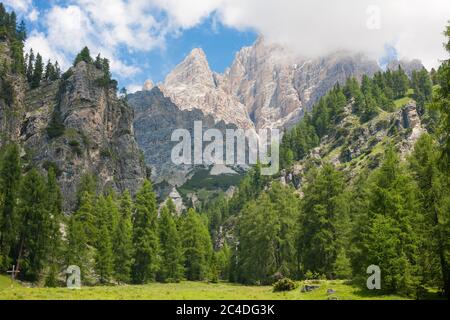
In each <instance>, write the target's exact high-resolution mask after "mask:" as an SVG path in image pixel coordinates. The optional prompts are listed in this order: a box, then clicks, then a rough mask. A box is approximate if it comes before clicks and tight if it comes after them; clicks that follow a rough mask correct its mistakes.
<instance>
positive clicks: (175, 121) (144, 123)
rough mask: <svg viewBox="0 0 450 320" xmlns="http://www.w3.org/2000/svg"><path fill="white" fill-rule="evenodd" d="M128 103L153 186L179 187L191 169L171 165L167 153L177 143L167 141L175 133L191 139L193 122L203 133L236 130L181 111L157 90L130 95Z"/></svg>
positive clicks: (197, 112)
mask: <svg viewBox="0 0 450 320" xmlns="http://www.w3.org/2000/svg"><path fill="white" fill-rule="evenodd" d="M128 103H129V105H130V106H132V107H133V108H134V111H135V120H134V127H135V130H136V139H137V142H138V144H139V147H140V148H141V149H142V150H143V152H144V155H145V161H146V163H147V165H148V166H149V167H151V169H152V180H153V181H154V182H155V183H161V182H163V181H166V182H167V183H169V184H170V185H171V186H181V185H182V184H183V183H185V182H186V180H187V177H188V175H189V173H190V172H191V171H192V170H193V168H194V166H192V165H175V164H174V163H173V162H172V160H171V152H172V149H173V147H174V146H175V145H176V144H178V141H176V142H172V141H171V136H172V133H173V132H174V131H175V130H177V129H186V130H188V131H189V132H190V135H191V138H192V139H193V138H194V122H195V121H202V124H203V129H204V130H206V129H211V128H217V129H219V130H220V131H221V132H222V133H223V132H225V130H226V129H227V128H229V129H235V128H236V126H234V125H226V124H225V122H224V121H220V122H216V121H215V119H214V118H213V117H212V116H211V115H208V114H204V113H203V112H202V111H200V110H198V109H190V110H181V109H180V108H179V107H178V106H177V105H175V104H174V103H173V102H172V101H171V99H169V98H167V97H165V96H164V95H163V93H162V92H161V90H160V89H159V88H158V87H155V88H153V89H152V90H151V91H143V92H137V93H135V94H130V95H129V96H128Z"/></svg>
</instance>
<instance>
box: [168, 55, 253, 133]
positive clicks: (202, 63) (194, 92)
mask: <svg viewBox="0 0 450 320" xmlns="http://www.w3.org/2000/svg"><path fill="white" fill-rule="evenodd" d="M161 90H162V91H163V92H164V94H165V95H166V96H167V97H170V98H171V100H172V101H173V102H174V103H175V104H176V105H177V106H178V107H179V108H180V109H182V110H193V109H199V110H201V111H202V112H203V113H204V114H208V115H213V116H214V118H215V119H216V121H221V120H223V121H225V122H226V123H232V124H236V125H237V126H238V127H239V128H244V129H249V128H252V127H253V123H252V121H251V120H250V118H249V116H248V113H247V110H246V108H245V106H244V105H243V104H242V103H240V102H239V100H238V98H237V97H235V96H232V95H229V94H227V93H226V92H224V91H223V90H222V89H221V88H220V87H218V85H217V80H216V75H215V74H213V72H212V71H211V69H210V68H209V64H208V61H207V60H206V56H205V53H204V52H203V50H201V49H194V50H192V52H191V53H190V54H189V55H188V56H187V57H186V59H185V60H184V61H183V62H182V63H181V64H179V65H178V66H177V67H176V68H175V69H174V70H173V71H172V72H171V73H169V75H168V76H167V78H166V81H165V82H164V85H162V86H161Z"/></svg>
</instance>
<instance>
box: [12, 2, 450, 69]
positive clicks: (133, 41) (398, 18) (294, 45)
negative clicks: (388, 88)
mask: <svg viewBox="0 0 450 320" xmlns="http://www.w3.org/2000/svg"><path fill="white" fill-rule="evenodd" d="M6 3H7V4H8V5H10V6H12V7H14V8H15V9H16V10H22V11H24V12H27V13H28V14H29V19H30V20H33V19H36V18H37V13H36V12H33V3H32V1H31V0H12V1H6ZM55 3H57V5H54V6H53V7H52V8H51V9H49V10H48V11H42V12H39V20H40V21H41V24H42V25H43V26H44V27H45V31H44V33H36V32H34V33H33V32H32V33H31V37H30V38H29V40H28V41H27V47H30V46H33V47H35V48H36V49H40V51H42V53H43V55H44V56H48V57H55V58H56V57H59V58H58V60H59V61H60V63H62V64H63V65H64V66H65V67H67V66H69V64H70V61H71V59H72V58H73V56H74V55H75V54H76V53H77V52H78V51H80V49H81V48H82V47H84V46H86V45H87V46H89V48H90V49H91V52H92V54H93V55H94V54H96V53H98V52H100V53H101V54H102V55H103V56H106V57H108V58H109V59H110V60H111V67H112V71H113V72H114V73H115V74H116V75H118V76H122V77H130V76H133V75H135V74H136V73H138V72H139V67H138V66H136V65H130V64H128V63H126V62H125V61H123V60H121V59H120V58H119V54H118V52H119V50H126V51H128V52H130V53H133V52H136V51H144V52H147V51H150V50H153V49H155V48H164V47H165V39H166V37H167V36H168V35H170V34H177V33H179V32H182V31H183V30H184V29H189V28H192V27H195V26H197V25H198V24H200V23H201V22H202V21H204V19H205V18H207V17H211V16H213V20H214V23H216V22H217V23H222V24H224V25H226V26H229V27H233V28H237V29H240V30H245V29H251V30H254V31H256V32H258V33H260V34H262V35H263V36H264V37H265V38H266V40H268V41H271V42H277V43H281V44H284V45H286V46H288V47H290V48H291V49H293V50H294V52H296V53H297V54H301V55H304V56H321V55H326V54H328V53H332V52H334V51H336V50H351V51H362V52H366V53H367V54H369V55H371V56H373V57H377V58H378V57H380V56H382V55H383V54H384V48H385V45H386V44H388V45H391V46H393V47H395V49H396V50H397V52H398V54H399V56H400V57H407V58H419V59H421V60H422V61H423V62H424V63H425V65H426V66H427V67H430V66H436V65H437V64H438V59H439V58H441V59H442V58H445V57H446V55H445V52H444V50H443V48H442V42H443V40H444V39H443V36H442V31H443V29H444V27H445V25H446V23H447V19H449V18H450V1H448V0H431V1H424V0H395V1H393V0H346V1H336V0H295V1H292V0H245V1H242V0H70V1H69V2H68V3H69V4H66V5H62V4H60V3H61V2H55ZM370 5H375V6H378V7H379V9H380V28H379V29H374V30H371V29H369V28H368V27H367V22H368V19H369V18H370V17H369V14H368V12H367V9H368V7H369V6H370ZM375 20H376V19H375ZM213 25H214V24H213ZM218 45H220V44H218Z"/></svg>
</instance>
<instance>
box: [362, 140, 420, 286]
mask: <svg viewBox="0 0 450 320" xmlns="http://www.w3.org/2000/svg"><path fill="white" fill-rule="evenodd" d="M372 179H373V182H372V185H371V190H370V194H369V207H368V210H369V211H368V217H367V226H368V227H367V230H366V231H365V235H364V248H366V252H364V253H363V256H364V257H365V262H366V265H367V266H369V265H371V264H374V265H378V266H379V267H380V268H381V270H382V281H383V283H384V288H385V289H386V290H392V291H396V292H401V293H405V294H414V293H415V291H416V289H417V287H418V285H419V281H420V279H419V274H420V270H418V266H417V265H416V263H415V261H417V260H418V244H419V242H420V235H419V234H418V232H417V230H416V226H418V225H419V223H420V217H419V215H418V212H419V206H418V201H417V194H418V190H417V188H416V185H415V183H414V181H413V180H412V179H411V177H410V176H409V175H408V174H407V173H406V171H405V168H404V166H403V165H402V164H401V163H400V159H399V157H398V155H397V154H396V153H395V151H394V150H393V148H392V147H388V149H387V151H386V154H385V159H384V161H383V163H382V165H381V167H380V168H379V169H378V170H376V171H375V172H374V173H373V176H372Z"/></svg>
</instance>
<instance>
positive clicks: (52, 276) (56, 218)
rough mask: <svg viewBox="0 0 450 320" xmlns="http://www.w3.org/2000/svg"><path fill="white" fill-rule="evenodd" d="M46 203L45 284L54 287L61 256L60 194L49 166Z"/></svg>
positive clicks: (52, 170)
mask: <svg viewBox="0 0 450 320" xmlns="http://www.w3.org/2000/svg"><path fill="white" fill-rule="evenodd" d="M47 196H48V199H47V205H48V209H49V212H50V233H49V235H50V239H49V242H50V250H49V254H48V263H49V274H48V276H47V279H46V286H49V287H55V286H56V284H57V274H58V272H59V263H60V261H59V258H60V257H61V253H62V252H61V250H62V247H61V231H60V229H61V220H62V196H61V190H60V188H59V186H58V182H57V180H56V174H55V171H54V169H53V168H50V169H49V171H48V176H47Z"/></svg>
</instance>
